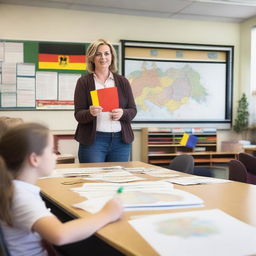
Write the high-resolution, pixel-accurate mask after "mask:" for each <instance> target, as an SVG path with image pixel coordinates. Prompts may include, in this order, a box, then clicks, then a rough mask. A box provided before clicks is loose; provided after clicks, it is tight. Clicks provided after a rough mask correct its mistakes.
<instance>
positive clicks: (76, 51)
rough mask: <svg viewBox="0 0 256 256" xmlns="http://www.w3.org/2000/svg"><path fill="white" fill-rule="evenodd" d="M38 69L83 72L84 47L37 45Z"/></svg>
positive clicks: (84, 67) (58, 44) (56, 44)
mask: <svg viewBox="0 0 256 256" xmlns="http://www.w3.org/2000/svg"><path fill="white" fill-rule="evenodd" d="M38 68H39V69H66V70H67V69H68V70H85V69H86V61H85V45H81V44H70V43H66V44H64V43H39V54H38Z"/></svg>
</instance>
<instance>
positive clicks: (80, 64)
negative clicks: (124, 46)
mask: <svg viewBox="0 0 256 256" xmlns="http://www.w3.org/2000/svg"><path fill="white" fill-rule="evenodd" d="M89 45H90V42H85V43H77V42H49V41H21V40H0V110H26V109H27V110H69V109H74V99H73V98H74V90H75V86H76V82H77V80H78V79H79V78H80V77H81V75H84V74H87V70H86V50H87V47H89ZM113 46H114V48H115V50H116V52H117V59H118V60H119V56H120V54H119V44H113ZM118 62H119V61H118ZM119 63H120V62H119Z"/></svg>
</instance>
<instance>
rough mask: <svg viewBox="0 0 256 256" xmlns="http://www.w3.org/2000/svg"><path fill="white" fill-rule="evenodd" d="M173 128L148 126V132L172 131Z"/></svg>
mask: <svg viewBox="0 0 256 256" xmlns="http://www.w3.org/2000/svg"><path fill="white" fill-rule="evenodd" d="M171 131H172V129H171V128H166V127H160V128H159V127H150V128H148V132H153V133H154V132H171Z"/></svg>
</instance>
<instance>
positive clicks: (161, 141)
mask: <svg viewBox="0 0 256 256" xmlns="http://www.w3.org/2000/svg"><path fill="white" fill-rule="evenodd" d="M184 132H187V133H193V135H195V136H197V137H198V142H197V145H196V147H195V148H188V147H185V146H181V145H180V144H179V143H180V140H181V138H182V136H183V133H184ZM141 138H142V157H141V158H142V161H143V162H145V163H149V164H154V165H160V166H166V165H168V164H169V163H170V161H171V160H172V159H173V158H174V157H175V156H177V155H179V154H184V153H185V154H189V155H192V156H193V157H194V160H195V165H196V166H223V165H226V164H227V163H228V162H229V161H230V160H232V159H236V156H237V154H236V153H234V152H217V133H216V130H215V129H208V128H207V129H203V128H191V129H188V128H186V129H183V128H173V129H170V128H164V129H161V128H143V129H142V136H141Z"/></svg>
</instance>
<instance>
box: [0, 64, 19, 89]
mask: <svg viewBox="0 0 256 256" xmlns="http://www.w3.org/2000/svg"><path fill="white" fill-rule="evenodd" d="M2 84H16V63H6V62H2Z"/></svg>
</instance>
